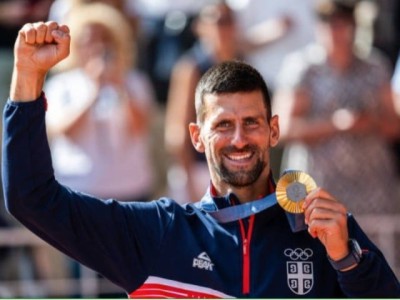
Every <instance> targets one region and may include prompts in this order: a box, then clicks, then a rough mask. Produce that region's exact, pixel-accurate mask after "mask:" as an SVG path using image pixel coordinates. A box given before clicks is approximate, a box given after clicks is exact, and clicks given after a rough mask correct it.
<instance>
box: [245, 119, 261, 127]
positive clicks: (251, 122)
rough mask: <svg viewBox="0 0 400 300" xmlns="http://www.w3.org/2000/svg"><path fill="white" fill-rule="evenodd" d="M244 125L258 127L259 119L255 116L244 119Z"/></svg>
mask: <svg viewBox="0 0 400 300" xmlns="http://www.w3.org/2000/svg"><path fill="white" fill-rule="evenodd" d="M244 125H245V126H246V127H256V126H258V121H257V120H256V119H254V118H247V119H245V120H244Z"/></svg>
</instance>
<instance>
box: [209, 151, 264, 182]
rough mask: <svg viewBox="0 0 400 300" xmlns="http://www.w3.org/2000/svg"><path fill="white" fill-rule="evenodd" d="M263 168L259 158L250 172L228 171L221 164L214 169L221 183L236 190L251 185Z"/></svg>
mask: <svg viewBox="0 0 400 300" xmlns="http://www.w3.org/2000/svg"><path fill="white" fill-rule="evenodd" d="M264 168H265V163H264V162H263V161H262V160H261V159H260V158H259V159H257V162H256V164H255V165H254V166H253V168H251V169H250V170H238V171H231V170H229V169H228V168H227V167H226V166H225V165H224V163H223V162H221V163H220V164H219V166H218V167H216V168H215V169H216V171H217V173H218V175H219V176H220V178H221V180H222V181H223V182H226V183H227V184H229V185H231V186H234V187H236V188H243V187H247V186H249V185H252V184H253V183H255V182H256V181H257V179H258V178H259V177H260V176H261V173H262V172H263V170H264Z"/></svg>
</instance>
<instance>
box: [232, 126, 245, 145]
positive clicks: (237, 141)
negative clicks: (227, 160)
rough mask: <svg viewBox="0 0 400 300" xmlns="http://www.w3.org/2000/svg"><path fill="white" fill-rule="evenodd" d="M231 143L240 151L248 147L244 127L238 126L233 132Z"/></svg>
mask: <svg viewBox="0 0 400 300" xmlns="http://www.w3.org/2000/svg"><path fill="white" fill-rule="evenodd" d="M231 143H232V145H233V146H235V147H236V148H238V149H241V148H243V147H244V146H246V145H247V138H246V133H245V131H244V130H243V128H242V126H236V128H235V131H234V132H233V137H232V142H231Z"/></svg>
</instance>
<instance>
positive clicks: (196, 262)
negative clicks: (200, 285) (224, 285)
mask: <svg viewBox="0 0 400 300" xmlns="http://www.w3.org/2000/svg"><path fill="white" fill-rule="evenodd" d="M192 266H193V268H197V269H200V270H207V271H212V270H213V268H214V264H213V263H212V261H211V259H210V257H209V256H208V254H207V253H206V252H201V253H200V254H199V255H198V256H197V257H195V258H193V265H192Z"/></svg>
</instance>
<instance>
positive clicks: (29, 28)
mask: <svg viewBox="0 0 400 300" xmlns="http://www.w3.org/2000/svg"><path fill="white" fill-rule="evenodd" d="M20 35H21V36H22V37H23V39H24V41H25V43H27V44H30V45H33V44H35V41H36V31H35V29H34V28H33V25H32V24H31V23H28V24H25V25H24V26H23V27H22V29H21V30H20Z"/></svg>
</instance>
